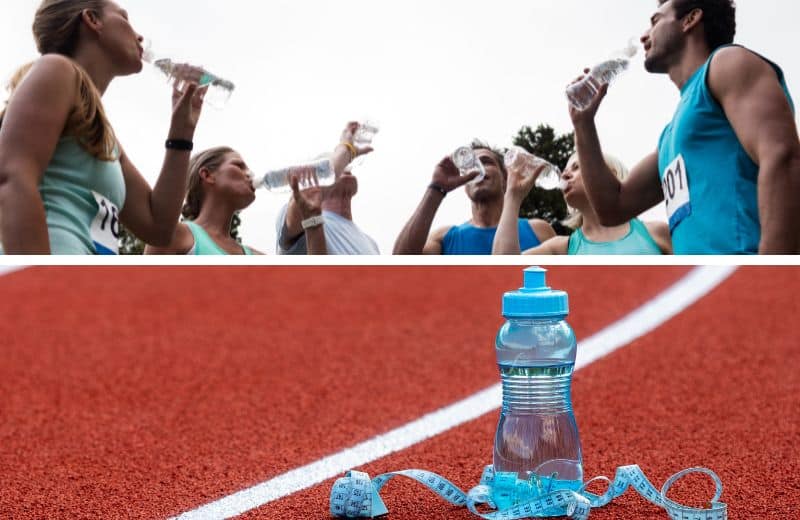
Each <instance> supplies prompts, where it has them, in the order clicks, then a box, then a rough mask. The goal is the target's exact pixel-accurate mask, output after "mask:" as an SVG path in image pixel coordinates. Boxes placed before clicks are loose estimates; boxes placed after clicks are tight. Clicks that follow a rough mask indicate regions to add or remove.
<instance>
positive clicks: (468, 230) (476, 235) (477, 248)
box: [442, 219, 541, 255]
mask: <svg viewBox="0 0 800 520" xmlns="http://www.w3.org/2000/svg"><path fill="white" fill-rule="evenodd" d="M518 229H519V242H520V248H521V249H522V250H523V251H526V250H528V249H531V248H533V247H536V246H538V245H539V244H541V241H540V240H539V238H538V237H537V236H536V234H535V233H534V232H533V229H531V225H530V223H529V222H528V221H527V220H525V219H519V226H518ZM496 233H497V228H496V227H493V228H479V227H475V226H473V225H472V224H470V223H469V222H467V223H466V224H462V225H460V226H455V227H453V228H452V229H451V230H450V231H448V232H447V234H446V235H445V236H444V240H442V254H443V255H491V254H492V244H493V243H494V235H495V234H496Z"/></svg>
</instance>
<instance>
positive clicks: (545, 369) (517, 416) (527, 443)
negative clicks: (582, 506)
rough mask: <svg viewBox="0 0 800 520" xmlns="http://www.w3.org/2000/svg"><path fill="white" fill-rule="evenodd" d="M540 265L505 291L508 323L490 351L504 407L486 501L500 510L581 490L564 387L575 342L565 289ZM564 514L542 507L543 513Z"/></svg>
mask: <svg viewBox="0 0 800 520" xmlns="http://www.w3.org/2000/svg"><path fill="white" fill-rule="evenodd" d="M545 273H546V271H545V270H544V269H542V268H539V267H531V268H529V269H526V270H525V274H524V279H525V284H524V287H523V288H521V289H519V290H518V291H514V292H509V293H506V294H505V296H504V297H503V316H504V317H505V318H506V320H507V321H506V323H505V324H504V325H503V326H502V328H501V329H500V331H499V332H498V334H497V341H496V353H497V363H498V365H499V367H500V376H501V378H502V383H503V407H502V410H501V412H500V422H499V423H498V425H497V434H496V437H495V443H494V470H495V482H494V484H493V486H492V499H493V500H494V502H495V504H496V505H497V507H498V508H499V509H501V510H503V509H507V508H509V507H513V506H515V505H518V504H521V503H523V502H525V501H527V500H530V499H533V498H537V497H539V496H541V495H544V494H547V493H549V492H551V491H556V490H560V489H571V490H574V491H576V490H579V489H580V487H581V486H582V485H583V462H582V455H581V442H580V439H579V437H578V426H577V423H576V422H575V415H574V413H573V411H572V402H571V393H570V386H571V383H572V372H573V370H574V368H575V356H576V353H577V344H576V341H575V334H574V333H573V331H572V328H571V327H570V326H569V325H568V324H567V322H566V321H564V319H565V318H566V316H567V314H568V313H569V302H568V298H567V294H566V293H565V292H563V291H555V290H552V289H550V288H549V287H547V285H546V281H545ZM558 514H563V512H559V511H557V510H553V509H551V510H547V511H544V512H543V513H542V515H541V516H553V515H558Z"/></svg>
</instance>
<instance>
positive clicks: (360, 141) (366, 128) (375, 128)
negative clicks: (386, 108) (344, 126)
mask: <svg viewBox="0 0 800 520" xmlns="http://www.w3.org/2000/svg"><path fill="white" fill-rule="evenodd" d="M379 131H380V125H378V123H376V122H375V121H371V120H369V119H367V120H365V121H363V122H362V123H359V125H358V130H356V133H355V135H354V136H353V144H355V145H356V146H357V147H359V148H366V147H367V146H372V140H373V139H375V135H377V133H378V132H379Z"/></svg>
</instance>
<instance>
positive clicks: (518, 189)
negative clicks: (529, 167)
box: [492, 165, 553, 255]
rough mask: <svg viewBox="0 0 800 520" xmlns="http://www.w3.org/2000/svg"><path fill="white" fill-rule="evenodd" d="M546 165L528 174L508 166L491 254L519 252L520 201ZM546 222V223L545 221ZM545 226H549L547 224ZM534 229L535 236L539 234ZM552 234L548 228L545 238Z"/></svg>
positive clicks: (514, 253) (529, 190) (515, 253)
mask: <svg viewBox="0 0 800 520" xmlns="http://www.w3.org/2000/svg"><path fill="white" fill-rule="evenodd" d="M545 167H546V165H542V166H541V167H540V168H538V169H537V170H535V171H534V172H532V173H531V174H529V175H525V172H524V171H522V170H520V169H518V168H509V170H508V180H507V182H506V194H505V198H504V200H503V212H502V213H501V215H500V223H499V225H498V226H497V233H495V235H494V243H493V244H492V254H493V255H518V254H520V241H519V209H520V207H522V201H524V200H525V197H527V196H528V194H529V193H530V192H531V190H532V189H533V186H534V184H536V179H537V178H538V177H539V175H540V174H541V173H542V171H543V170H544V168H545ZM545 224H546V223H545ZM547 227H550V226H549V225H548V226H547ZM538 231H540V230H539V229H536V230H535V232H537V233H536V236H539V233H538ZM552 234H553V229H552V228H550V231H549V233H547V236H546V237H541V238H544V239H545V240H546V239H547V238H550V236H552Z"/></svg>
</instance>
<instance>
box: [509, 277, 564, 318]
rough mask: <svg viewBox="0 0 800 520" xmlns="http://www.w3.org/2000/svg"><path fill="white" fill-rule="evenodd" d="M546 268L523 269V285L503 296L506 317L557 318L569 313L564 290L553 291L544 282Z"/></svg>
mask: <svg viewBox="0 0 800 520" xmlns="http://www.w3.org/2000/svg"><path fill="white" fill-rule="evenodd" d="M545 273H547V270H546V269H542V268H541V267H529V268H528V269H525V285H524V287H522V288H521V289H520V290H518V291H514V292H507V293H506V294H505V295H504V296H503V316H504V317H506V318H557V317H566V316H567V314H569V299H568V297H567V293H565V292H564V291H554V290H552V289H550V288H549V287H548V286H547V284H546V282H545Z"/></svg>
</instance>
